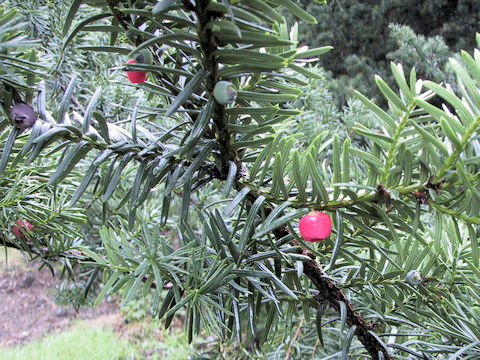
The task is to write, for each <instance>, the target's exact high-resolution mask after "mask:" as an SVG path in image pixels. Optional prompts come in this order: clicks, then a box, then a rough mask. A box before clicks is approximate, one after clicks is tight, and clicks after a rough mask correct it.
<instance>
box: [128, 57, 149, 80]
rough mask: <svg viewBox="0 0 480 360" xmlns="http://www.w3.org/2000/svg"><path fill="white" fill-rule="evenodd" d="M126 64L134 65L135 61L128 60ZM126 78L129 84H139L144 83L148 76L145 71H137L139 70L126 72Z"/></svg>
mask: <svg viewBox="0 0 480 360" xmlns="http://www.w3.org/2000/svg"><path fill="white" fill-rule="evenodd" d="M127 64H135V60H134V59H130V60H128V61H127ZM127 76H128V80H130V82H132V83H134V84H141V83H143V82H145V81H146V80H147V78H148V75H147V73H146V72H145V71H139V70H136V71H127Z"/></svg>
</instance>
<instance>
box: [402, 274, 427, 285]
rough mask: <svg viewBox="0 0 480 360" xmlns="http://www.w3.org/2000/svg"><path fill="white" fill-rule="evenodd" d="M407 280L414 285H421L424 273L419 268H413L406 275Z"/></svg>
mask: <svg viewBox="0 0 480 360" xmlns="http://www.w3.org/2000/svg"><path fill="white" fill-rule="evenodd" d="M405 281H406V282H407V283H409V284H410V285H412V286H417V285H420V284H421V283H422V281H423V279H422V274H420V271H418V270H412V271H410V272H409V273H408V274H407V276H406V277H405Z"/></svg>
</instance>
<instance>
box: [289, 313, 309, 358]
mask: <svg viewBox="0 0 480 360" xmlns="http://www.w3.org/2000/svg"><path fill="white" fill-rule="evenodd" d="M304 321H305V317H302V320H300V324H298V328H297V331H296V332H295V335H294V336H293V338H292V340H291V341H290V344H289V345H288V349H287V354H286V357H285V359H287V360H288V359H289V358H290V353H291V352H292V344H293V343H294V342H295V341H296V340H297V338H298V335H300V331H301V330H302V325H303V322H304Z"/></svg>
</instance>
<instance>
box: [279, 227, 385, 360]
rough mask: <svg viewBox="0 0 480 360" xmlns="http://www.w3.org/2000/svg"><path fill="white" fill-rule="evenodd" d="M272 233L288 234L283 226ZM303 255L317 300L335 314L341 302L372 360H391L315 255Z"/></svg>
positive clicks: (370, 328) (307, 252) (304, 265)
mask: <svg viewBox="0 0 480 360" xmlns="http://www.w3.org/2000/svg"><path fill="white" fill-rule="evenodd" d="M273 233H274V235H275V237H276V238H278V239H280V238H283V237H285V236H286V235H288V234H289V233H290V232H289V230H288V228H287V227H285V226H283V227H281V228H278V229H276V230H274V231H273ZM292 245H297V244H292ZM303 255H307V256H308V257H310V259H311V260H309V261H305V262H304V263H303V272H304V273H305V275H307V276H308V278H309V279H310V280H311V281H312V283H313V284H314V285H315V287H316V288H317V289H318V291H319V292H320V294H319V298H320V299H321V300H323V301H326V302H328V303H329V304H330V306H331V307H332V308H334V309H335V311H337V312H340V305H339V304H340V302H343V303H344V304H345V305H346V308H347V324H348V325H349V326H353V325H356V326H357V329H356V331H355V335H356V336H357V338H358V340H359V341H360V342H361V343H362V345H363V346H364V347H365V349H366V350H367V351H368V352H369V354H370V356H371V357H372V359H373V360H378V359H379V357H378V353H379V352H381V353H383V356H384V358H385V359H386V360H391V359H393V357H392V355H391V354H390V353H389V352H388V351H387V350H386V349H385V348H384V347H383V346H382V344H381V343H380V342H379V341H378V340H377V339H376V338H375V336H373V335H372V334H371V333H369V331H371V330H372V327H371V326H370V325H368V324H367V323H366V322H365V320H364V319H363V316H362V315H361V314H359V313H358V312H356V311H355V308H354V306H353V304H352V303H351V302H350V300H348V298H347V296H346V295H345V294H344V292H343V291H342V290H341V289H339V288H338V287H337V285H336V284H335V282H333V281H332V280H330V278H329V277H328V274H327V273H326V272H325V271H324V270H323V269H322V268H321V267H320V265H318V264H317V262H316V260H315V255H313V254H312V253H311V252H310V251H308V250H304V251H303Z"/></svg>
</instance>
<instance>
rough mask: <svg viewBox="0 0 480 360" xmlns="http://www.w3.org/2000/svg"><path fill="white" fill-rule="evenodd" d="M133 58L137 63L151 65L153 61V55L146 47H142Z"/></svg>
mask: <svg viewBox="0 0 480 360" xmlns="http://www.w3.org/2000/svg"><path fill="white" fill-rule="evenodd" d="M133 59H134V60H135V62H136V63H137V64H145V65H151V64H152V62H153V55H152V53H151V52H150V51H149V50H148V49H142V50H140V51H139V52H138V53H136V54H135V56H134V58H133Z"/></svg>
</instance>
